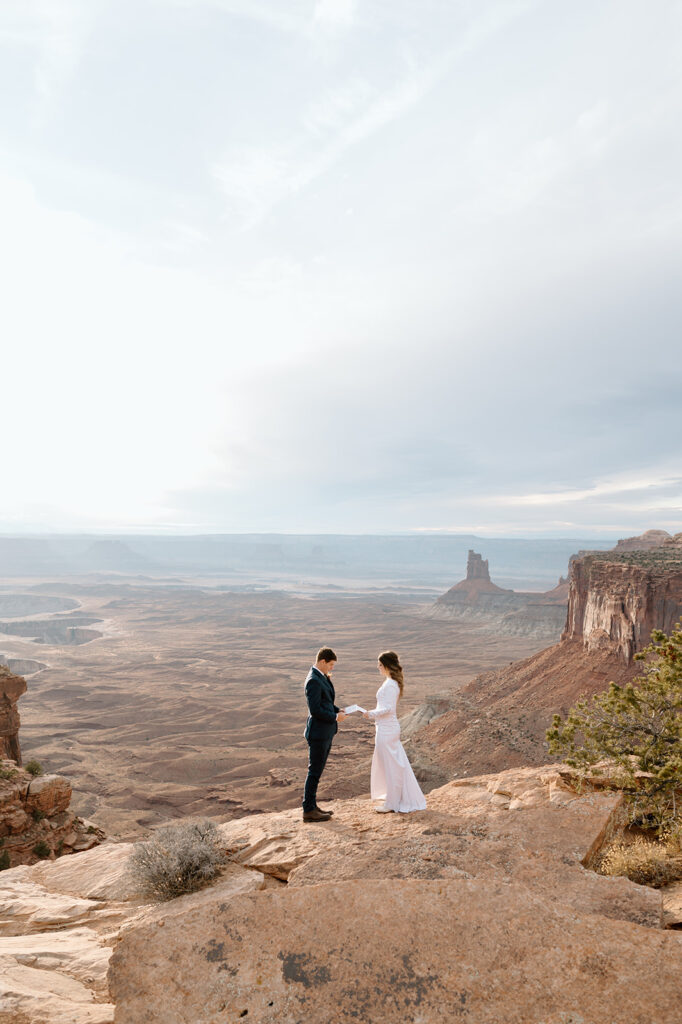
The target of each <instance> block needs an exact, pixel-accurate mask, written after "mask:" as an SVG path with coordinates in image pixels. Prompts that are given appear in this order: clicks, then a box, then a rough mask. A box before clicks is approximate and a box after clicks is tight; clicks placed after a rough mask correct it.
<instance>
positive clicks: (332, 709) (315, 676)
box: [305, 665, 340, 741]
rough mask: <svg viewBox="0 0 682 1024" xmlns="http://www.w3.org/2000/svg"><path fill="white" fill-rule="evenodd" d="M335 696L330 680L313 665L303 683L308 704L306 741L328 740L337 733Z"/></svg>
mask: <svg viewBox="0 0 682 1024" xmlns="http://www.w3.org/2000/svg"><path fill="white" fill-rule="evenodd" d="M335 696H336V694H335V693H334V687H333V685H332V681H331V679H330V678H329V677H328V676H325V675H323V674H322V672H320V670H319V669H317V668H315V666H314V665H313V667H312V668H311V670H310V672H309V673H308V677H307V679H306V681H305V699H306V701H307V702H308V721H307V723H306V727H305V738H306V739H307V740H308V741H310V740H329V739H332V738H333V737H334V735H335V734H336V732H337V731H338V728H339V727H338V725H337V724H336V713H337V711H339V710H340V708H337V706H336V704H335V703H334V698H335Z"/></svg>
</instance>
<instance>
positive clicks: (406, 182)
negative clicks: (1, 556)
mask: <svg viewBox="0 0 682 1024" xmlns="http://www.w3.org/2000/svg"><path fill="white" fill-rule="evenodd" d="M681 57H682V3H680V2H678V0H661V2H659V3H656V4H655V5H653V6H652V5H643V4H640V3H636V2H634V0H621V2H618V3H616V2H615V0H611V2H606V0H590V2H588V0H576V2H574V3H572V4H570V5H556V4H550V3H548V2H546V0H545V2H542V0H506V2H491V0H480V2H478V3H471V2H464V0H461V2H457V0H456V2H442V0H424V2H423V3H420V4H415V3H411V2H408V0H391V2H390V3H388V2H386V0H135V2H133V0H116V2H112V0H49V2H47V0H4V2H3V4H2V7H1V9H0V97H1V98H0V218H1V222H2V237H1V239H0V274H1V276H0V281H1V282H2V291H3V300H2V304H1V305H0V329H1V331H2V339H3V359H2V365H3V384H4V387H3V397H2V415H3V422H4V431H3V440H4V443H3V445H2V449H1V451H2V461H1V467H2V475H3V484H4V486H3V498H2V502H0V533H5V534H7V533H9V534H16V533H36V532H52V531H66V532H71V533H81V532H95V533H96V532H111V533H117V534H120V533H126V532H131V533H135V532H136V533H144V532H167V533H217V532H230V533H235V532H249V533H253V532H287V533H311V534H312V533H383V532H410V531H430V530H435V531H443V530H446V531H447V530H451V531H454V532H460V533H474V534H477V535H484V536H547V537H574V536H592V537H600V536H627V535H631V534H635V533H641V532H642V531H643V530H645V529H649V528H660V529H666V530H668V531H669V532H671V533H674V532H677V531H679V530H682V446H681V445H680V438H681V437H682V403H681V401H680V395H681V394H682V360H680V323H681V322H682V317H681V314H682V289H681V288H680V267H681V266H682V197H681V185H680V183H681V182H682V136H681V134H680V131H679V125H680V123H681V122H682V60H681Z"/></svg>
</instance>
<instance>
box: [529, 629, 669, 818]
mask: <svg viewBox="0 0 682 1024" xmlns="http://www.w3.org/2000/svg"><path fill="white" fill-rule="evenodd" d="M647 655H651V656H652V660H651V662H650V663H649V665H648V666H647V667H646V671H645V674H644V675H641V676H637V678H635V679H633V680H632V682H631V683H627V684H626V685H625V686H618V685H617V684H616V683H611V684H610V686H609V689H608V690H607V691H606V693H599V694H596V695H595V696H594V697H592V698H591V699H589V700H588V699H585V700H581V701H578V703H577V704H576V705H575V707H573V708H571V710H570V711H569V713H568V716H567V718H566V721H565V722H564V721H563V720H562V718H561V716H560V715H555V716H554V719H553V721H552V726H551V728H550V729H548V730H547V740H548V743H549V749H550V752H551V753H553V754H559V755H561V756H565V759H566V761H567V763H568V764H570V765H572V766H573V767H574V768H577V769H578V771H579V772H580V773H581V774H582V775H583V777H585V778H589V777H590V775H591V774H593V771H592V769H593V766H594V765H595V764H597V762H600V761H605V760H606V761H609V762H610V763H611V765H612V766H613V776H612V777H613V782H614V785H615V786H616V787H617V788H618V789H622V790H623V791H624V792H625V794H626V796H627V799H628V803H629V806H630V816H631V820H632V821H635V822H639V823H641V824H643V825H644V826H646V827H651V828H654V829H656V831H657V832H658V834H659V835H663V834H664V833H666V832H671V831H675V830H676V829H678V828H679V825H680V822H681V820H682V806H681V800H680V796H681V794H682V624H681V623H679V622H678V623H677V624H676V626H675V630H674V632H672V633H671V634H670V636H667V635H666V634H665V633H664V632H663V631H662V630H660V629H655V630H652V633H651V643H650V644H649V646H648V647H645V648H644V650H643V651H642V652H641V653H639V654H636V655H635V658H636V659H637V660H644V659H645V658H646V657H647Z"/></svg>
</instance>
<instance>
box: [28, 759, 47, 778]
mask: <svg viewBox="0 0 682 1024" xmlns="http://www.w3.org/2000/svg"><path fill="white" fill-rule="evenodd" d="M24 771H27V772H28V774H29V775H42V774H43V766H42V765H41V763H40V761H36V760H35V758H33V760H31V761H28V762H27V764H25V765H24Z"/></svg>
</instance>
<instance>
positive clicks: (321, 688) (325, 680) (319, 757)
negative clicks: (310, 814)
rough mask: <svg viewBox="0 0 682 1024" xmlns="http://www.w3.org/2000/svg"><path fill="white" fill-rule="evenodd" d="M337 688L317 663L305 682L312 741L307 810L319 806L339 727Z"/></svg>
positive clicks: (307, 734)
mask: <svg viewBox="0 0 682 1024" xmlns="http://www.w3.org/2000/svg"><path fill="white" fill-rule="evenodd" d="M335 696H336V694H335V693H334V687H333V685H332V681H331V679H330V678H329V677H328V676H325V675H324V674H323V673H322V672H320V670H319V669H317V668H315V666H313V667H312V668H311V670H310V672H309V673H308V677H307V679H306V681H305V699H306V701H307V703H308V721H307V722H306V727H305V738H306V739H307V741H308V775H307V778H306V780H305V790H304V794H303V810H304V811H312V810H314V809H315V807H316V806H317V785H318V783H319V781H320V776H321V775H322V772H323V771H324V766H325V764H326V763H327V758H328V756H329V751H330V750H331V746H332V740H333V739H334V736H335V735H336V732H337V730H338V728H339V727H338V725H337V724H336V714H337V712H338V711H339V710H340V708H337V706H336V704H335V703H334V698H335Z"/></svg>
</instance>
